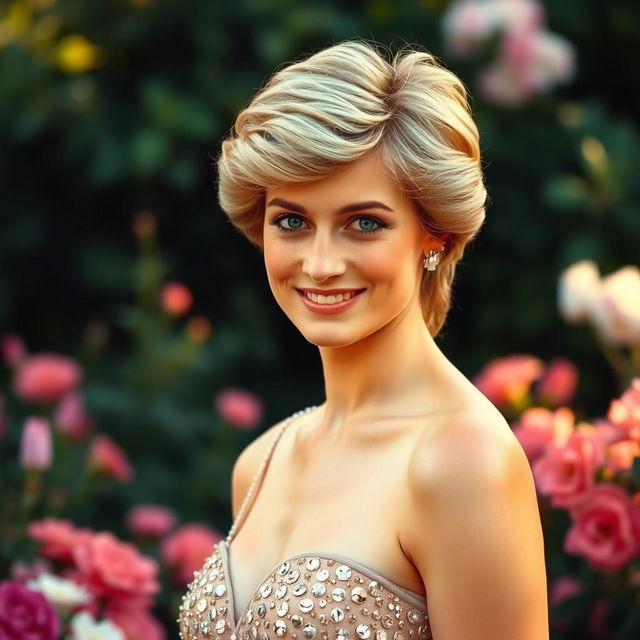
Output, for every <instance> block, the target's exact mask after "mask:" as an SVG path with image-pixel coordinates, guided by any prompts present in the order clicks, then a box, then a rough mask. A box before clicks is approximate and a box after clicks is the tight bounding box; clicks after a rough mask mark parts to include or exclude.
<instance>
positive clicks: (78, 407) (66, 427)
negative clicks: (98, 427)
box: [55, 390, 93, 440]
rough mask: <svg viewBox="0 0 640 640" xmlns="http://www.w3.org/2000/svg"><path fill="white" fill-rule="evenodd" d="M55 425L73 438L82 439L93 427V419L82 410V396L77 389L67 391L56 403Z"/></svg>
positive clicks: (61, 431)
mask: <svg viewBox="0 0 640 640" xmlns="http://www.w3.org/2000/svg"><path fill="white" fill-rule="evenodd" d="M55 425H56V428H57V429H58V431H59V432H60V433H63V434H64V435H66V436H68V437H69V438H71V439H73V440H84V438H85V437H86V436H87V435H88V434H89V432H90V431H91V429H92V427H93V420H92V419H91V417H90V416H89V415H87V414H86V413H85V410H84V398H83V396H82V394H81V393H80V392H79V391H75V390H74V391H71V392H70V393H67V394H66V395H65V396H64V397H63V398H62V399H61V400H60V403H59V404H58V407H57V409H56V415H55Z"/></svg>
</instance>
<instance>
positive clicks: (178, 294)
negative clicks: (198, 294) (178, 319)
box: [160, 282, 193, 316]
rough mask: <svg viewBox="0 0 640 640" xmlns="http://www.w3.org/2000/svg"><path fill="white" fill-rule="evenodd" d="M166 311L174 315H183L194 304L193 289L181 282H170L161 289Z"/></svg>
mask: <svg viewBox="0 0 640 640" xmlns="http://www.w3.org/2000/svg"><path fill="white" fill-rule="evenodd" d="M160 302H161V305H162V308H163V309H164V311H166V312H167V313H168V314H170V315H172V316H183V315H184V314H185V313H187V311H189V309H191V306H192V305H193V296H192V295H191V291H189V289H187V287H185V286H184V285H183V284H182V283H180V282H168V283H167V284H165V285H164V287H162V290H161V291H160Z"/></svg>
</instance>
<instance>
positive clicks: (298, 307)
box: [263, 155, 442, 347]
mask: <svg viewBox="0 0 640 640" xmlns="http://www.w3.org/2000/svg"><path fill="white" fill-rule="evenodd" d="M263 239H264V260H265V265H266V270H267V277H268V279H269V284H270V286H271V290H272V292H273V295H274V296H275V299H276V301H277V302H278V304H279V305H280V307H281V308H282V310H283V311H284V312H285V314H286V315H287V316H288V317H289V319H290V320H291V321H292V322H293V324H295V325H296V327H297V328H298V329H299V330H300V332H301V333H302V334H303V335H304V337H305V338H306V339H307V340H308V341H309V342H311V343H312V344H316V345H318V346H325V347H340V346H347V345H350V344H353V343H355V342H357V341H359V340H362V339H363V338H365V337H367V336H369V335H371V334H372V333H374V332H375V331H378V330H379V329H381V328H382V327H384V326H385V325H387V324H389V323H390V322H392V321H393V320H394V319H395V318H398V317H399V316H401V315H402V314H405V313H406V312H407V311H409V310H411V309H412V308H413V310H416V309H418V310H419V304H420V301H419V289H420V279H421V277H422V273H423V265H422V260H421V258H422V254H423V251H425V250H428V249H429V248H440V247H441V246H442V242H439V243H438V242H437V239H435V240H436V242H434V238H433V237H430V236H429V235H428V234H426V233H425V231H424V230H423V229H422V227H421V226H420V223H419V221H418V217H417V214H416V210H415V206H414V204H413V202H412V201H411V200H410V198H409V197H408V196H407V195H406V194H405V193H404V192H403V191H402V190H401V189H400V188H399V187H398V185H397V184H396V183H395V182H394V181H393V179H392V178H391V177H390V176H389V175H388V174H387V172H386V170H385V168H384V166H383V164H382V162H381V160H380V159H379V157H378V156H377V155H368V156H365V157H364V158H362V159H360V160H357V161H355V162H353V163H351V164H350V165H348V166H346V167H345V168H340V169H338V170H336V171H335V172H333V173H332V174H330V175H329V176H327V177H325V178H322V179H321V180H318V181H314V182H309V183H304V184H281V185H278V186H276V187H274V188H271V189H268V190H267V192H266V198H265V216H264V226H263ZM309 292H314V293H313V296H312V297H313V298H315V300H313V299H311V300H310V299H309V297H308V293H309ZM340 292H341V293H342V294H343V296H344V294H347V296H350V298H349V299H347V300H343V301H342V302H339V296H338V301H336V300H335V299H334V298H331V297H330V296H331V295H336V294H338V293H340ZM316 293H319V294H320V295H321V296H322V294H324V295H325V296H327V297H328V298H323V297H320V299H319V300H318V299H317V297H316ZM413 305H416V307H413Z"/></svg>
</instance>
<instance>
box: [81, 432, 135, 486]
mask: <svg viewBox="0 0 640 640" xmlns="http://www.w3.org/2000/svg"><path fill="white" fill-rule="evenodd" d="M87 464H88V466H89V468H90V469H94V470H95V471H97V472H98V473H104V474H105V475H107V476H111V477H113V478H115V479H116V480H118V481H119V482H130V481H131V479H132V478H133V467H132V466H131V465H130V464H129V461H128V460H127V457H126V456H125V454H124V452H123V451H122V449H121V448H120V447H119V446H118V445H117V444H116V443H115V442H114V441H113V440H112V439H111V438H109V437H108V436H105V435H97V436H95V437H94V438H93V440H92V441H91V446H90V448H89V455H88V458H87Z"/></svg>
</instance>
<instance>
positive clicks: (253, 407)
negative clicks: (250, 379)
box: [214, 387, 264, 430]
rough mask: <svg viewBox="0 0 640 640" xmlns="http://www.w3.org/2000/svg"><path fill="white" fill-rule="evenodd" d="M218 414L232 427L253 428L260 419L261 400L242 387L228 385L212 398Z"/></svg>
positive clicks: (262, 411) (261, 412)
mask: <svg viewBox="0 0 640 640" xmlns="http://www.w3.org/2000/svg"><path fill="white" fill-rule="evenodd" d="M214 404H215V408H216V411H217V412H218V415H219V416H220V417H221V418H222V419H223V420H225V421H226V422H228V423H229V424H231V425H232V426H234V427H238V428H240V429H244V430H250V429H254V428H255V427H256V426H257V425H258V424H259V422H260V420H262V416H263V413H264V407H263V404H262V400H260V398H259V397H258V396H256V395H255V394H254V393H251V392H250V391H245V390H244V389H236V388H234V387H229V388H227V389H223V390H222V391H220V392H219V393H218V394H217V395H216V397H215V400H214Z"/></svg>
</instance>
